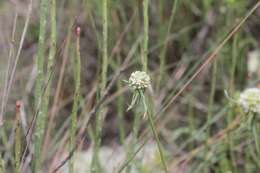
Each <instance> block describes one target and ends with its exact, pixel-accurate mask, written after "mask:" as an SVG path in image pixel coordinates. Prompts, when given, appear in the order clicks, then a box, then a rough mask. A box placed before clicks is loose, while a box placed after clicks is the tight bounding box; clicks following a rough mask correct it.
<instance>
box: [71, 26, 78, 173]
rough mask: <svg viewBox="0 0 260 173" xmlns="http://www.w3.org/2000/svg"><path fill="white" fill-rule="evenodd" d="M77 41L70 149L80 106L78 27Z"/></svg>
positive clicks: (72, 146) (74, 143) (72, 163)
mask: <svg viewBox="0 0 260 173" xmlns="http://www.w3.org/2000/svg"><path fill="white" fill-rule="evenodd" d="M76 32H77V34H76V35H77V43H76V49H77V50H76V61H75V63H76V66H75V67H76V69H75V70H76V73H75V74H76V75H75V93H74V102H73V107H72V112H71V125H70V145H69V149H70V150H73V148H74V146H75V145H76V142H75V139H76V129H77V111H78V107H79V99H80V71H81V60H80V28H79V27H78V28H77V31H76ZM69 172H70V173H73V172H74V159H73V156H72V157H71V159H70V161H69Z"/></svg>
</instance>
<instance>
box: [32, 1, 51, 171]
mask: <svg viewBox="0 0 260 173" xmlns="http://www.w3.org/2000/svg"><path fill="white" fill-rule="evenodd" d="M47 10H48V0H41V3H40V31H39V44H38V55H37V59H36V66H37V79H36V86H35V106H36V107H37V105H40V103H41V99H42V92H43V88H42V85H43V81H44V80H43V79H44V78H43V69H44V51H45V46H44V42H45V36H46V17H47ZM43 107H44V105H42V106H41V107H40V108H39V114H38V116H37V119H36V128H35V145H34V149H35V158H34V172H39V170H40V162H41V146H42V141H43V136H44V129H45V121H46V117H45V115H44V114H43Z"/></svg>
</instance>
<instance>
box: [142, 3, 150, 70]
mask: <svg viewBox="0 0 260 173" xmlns="http://www.w3.org/2000/svg"><path fill="white" fill-rule="evenodd" d="M148 2H149V0H143V19H144V41H143V55H142V57H143V62H142V64H143V71H147V70H148V67H147V66H148V42H149V14H148V7H149V6H148V5H149V4H148Z"/></svg>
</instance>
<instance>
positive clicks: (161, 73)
mask: <svg viewBox="0 0 260 173" xmlns="http://www.w3.org/2000/svg"><path fill="white" fill-rule="evenodd" d="M177 4H178V0H175V1H174V3H173V6H172V11H171V17H170V21H169V25H168V27H167V32H166V34H165V36H164V40H163V41H164V46H163V49H162V51H161V52H160V55H159V58H160V68H159V75H158V83H157V87H156V90H158V89H159V87H160V85H161V80H162V79H163V76H164V72H165V70H164V69H165V63H166V62H165V61H166V60H165V59H166V58H165V54H166V51H167V46H168V41H167V39H168V37H169V34H170V32H171V29H172V24H173V19H174V16H175V13H176V9H177Z"/></svg>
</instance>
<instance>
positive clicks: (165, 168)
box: [148, 113, 168, 173]
mask: <svg viewBox="0 0 260 173" xmlns="http://www.w3.org/2000/svg"><path fill="white" fill-rule="evenodd" d="M148 119H149V123H150V126H151V129H152V132H153V135H154V137H155V140H156V143H157V147H158V150H159V154H160V158H161V162H162V164H163V168H164V172H165V173H167V172H168V169H167V166H166V162H165V159H164V155H163V151H162V148H161V143H160V139H159V136H158V134H157V132H156V129H155V126H154V122H153V118H152V116H151V114H150V113H148Z"/></svg>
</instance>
